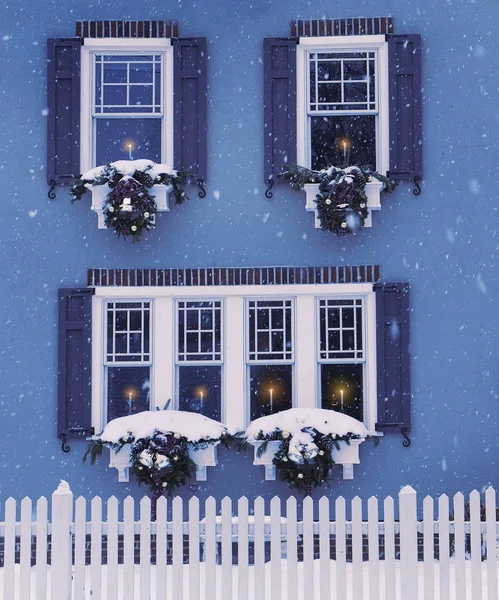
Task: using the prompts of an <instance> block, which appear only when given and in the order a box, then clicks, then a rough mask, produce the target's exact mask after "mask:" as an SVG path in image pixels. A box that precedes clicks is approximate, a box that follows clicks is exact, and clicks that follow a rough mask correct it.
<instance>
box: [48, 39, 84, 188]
mask: <svg viewBox="0 0 499 600" xmlns="http://www.w3.org/2000/svg"><path fill="white" fill-rule="evenodd" d="M81 43H82V40H81V39H80V38H63V39H59V38H52V39H49V40H48V46H47V59H48V61H47V107H48V111H49V112H48V117H47V181H48V182H49V185H52V183H53V182H54V181H55V182H56V183H69V182H70V181H71V180H72V179H73V178H74V177H76V176H77V175H79V173H80V54H81Z"/></svg>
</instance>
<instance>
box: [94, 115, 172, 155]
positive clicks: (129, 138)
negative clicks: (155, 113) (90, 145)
mask: <svg viewBox="0 0 499 600" xmlns="http://www.w3.org/2000/svg"><path fill="white" fill-rule="evenodd" d="M96 128H97V131H96V149H95V153H96V156H95V160H96V164H97V165H105V164H107V163H110V162H113V161H116V160H129V159H139V158H145V159H148V160H152V161H154V162H157V163H160V162H161V120H160V119H154V118H151V119H142V118H138V119H130V118H116V119H112V118H105V117H103V118H99V119H97V121H96Z"/></svg>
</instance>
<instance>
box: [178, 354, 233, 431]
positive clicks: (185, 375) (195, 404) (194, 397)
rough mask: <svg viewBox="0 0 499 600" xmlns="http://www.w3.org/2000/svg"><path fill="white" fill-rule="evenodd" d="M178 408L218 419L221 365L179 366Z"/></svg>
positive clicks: (220, 410)
mask: <svg viewBox="0 0 499 600" xmlns="http://www.w3.org/2000/svg"><path fill="white" fill-rule="evenodd" d="M178 373H179V410H186V411H189V412H196V413H200V414H202V415H205V416H206V417H209V418H210V419H215V420H216V421H220V420H221V417H222V367H220V366H209V367H199V366H193V367H179V369H178Z"/></svg>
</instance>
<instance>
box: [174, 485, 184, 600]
mask: <svg viewBox="0 0 499 600" xmlns="http://www.w3.org/2000/svg"><path fill="white" fill-rule="evenodd" d="M172 506H173V511H172V518H173V523H172V524H173V534H172V545H173V558H172V563H173V569H172V570H173V576H172V580H173V600H182V599H183V597H184V589H183V577H182V576H183V562H184V560H183V559H184V557H183V542H184V540H183V537H184V536H183V525H184V523H183V504H182V498H180V496H175V498H174V499H173V503H172Z"/></svg>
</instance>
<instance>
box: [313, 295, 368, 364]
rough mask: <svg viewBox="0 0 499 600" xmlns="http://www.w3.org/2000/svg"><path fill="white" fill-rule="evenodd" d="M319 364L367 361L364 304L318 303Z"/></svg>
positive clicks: (325, 301) (351, 300)
mask: <svg viewBox="0 0 499 600" xmlns="http://www.w3.org/2000/svg"><path fill="white" fill-rule="evenodd" d="M319 319H320V321H319V323H320V327H319V334H320V339H319V344H318V352H319V360H325V359H330V360H342V359H345V358H352V359H356V360H362V359H364V352H363V349H362V346H363V344H362V336H363V320H362V300H361V299H359V298H357V299H344V300H336V299H334V298H328V299H327V300H320V301H319Z"/></svg>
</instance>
